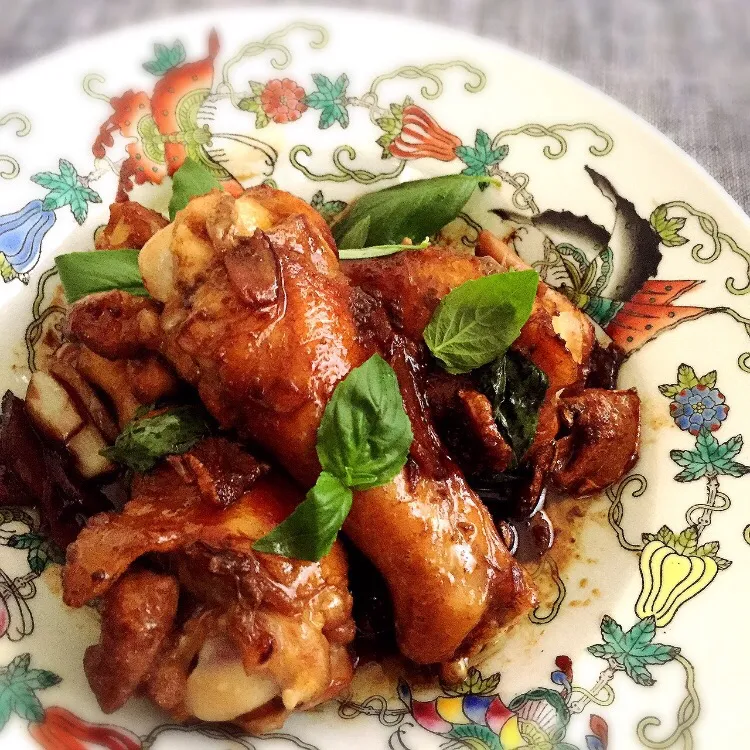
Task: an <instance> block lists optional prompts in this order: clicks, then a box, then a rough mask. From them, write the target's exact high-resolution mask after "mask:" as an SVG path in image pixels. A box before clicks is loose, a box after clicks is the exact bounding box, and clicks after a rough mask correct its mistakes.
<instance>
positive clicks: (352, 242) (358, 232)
mask: <svg viewBox="0 0 750 750" xmlns="http://www.w3.org/2000/svg"><path fill="white" fill-rule="evenodd" d="M370 221H371V219H370V217H369V216H363V217H362V218H361V219H360V220H359V221H358V222H357V223H356V224H354V225H353V226H352V227H350V228H349V229H348V230H347V231H346V234H344V235H343V236H342V237H341V242H340V243H337V245H338V246H339V252H341V248H342V247H343V248H351V247H364V246H365V245H366V244H367V235H368V234H369V233H370Z"/></svg>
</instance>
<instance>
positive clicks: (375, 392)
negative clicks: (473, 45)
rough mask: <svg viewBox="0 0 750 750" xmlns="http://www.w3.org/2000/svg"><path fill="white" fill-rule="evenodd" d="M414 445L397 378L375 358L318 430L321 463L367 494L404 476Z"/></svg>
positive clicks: (350, 378) (343, 388)
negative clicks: (399, 473)
mask: <svg viewBox="0 0 750 750" xmlns="http://www.w3.org/2000/svg"><path fill="white" fill-rule="evenodd" d="M412 440H413V435H412V431H411V423H410V422H409V417H408V416H407V415H406V411H405V410H404V402H403V400H402V398H401V392H400V391H399V388H398V381H397V380H396V374H395V373H394V372H393V369H392V368H391V367H390V365H389V364H388V363H387V362H386V361H385V360H384V359H383V358H382V357H381V356H380V355H378V354H374V355H373V356H372V357H370V359H368V360H367V362H365V363H364V364H363V365H361V366H360V367H355V368H354V369H353V370H352V371H351V372H350V373H349V374H348V375H347V376H346V377H345V378H344V379H343V380H342V381H341V382H340V383H339V384H338V386H337V387H336V390H335V391H334V392H333V396H332V397H331V400H330V401H329V402H328V405H327V406H326V410H325V412H324V414H323V419H322V421H321V423H320V429H319V430H318V445H317V449H318V458H319V459H320V465H321V466H322V467H323V469H324V470H325V471H327V472H330V473H331V474H333V475H335V476H337V477H338V478H339V479H340V480H341V481H342V482H343V484H344V485H346V486H347V487H351V488H352V489H356V490H366V489H369V488H371V487H377V486H379V485H381V484H385V483H386V482H389V481H390V480H391V479H393V477H395V476H396V474H398V472H399V471H401V469H402V468H403V466H404V464H405V463H406V457H407V455H408V454H409V448H410V447H411V443H412Z"/></svg>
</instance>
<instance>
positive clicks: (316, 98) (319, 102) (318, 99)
mask: <svg viewBox="0 0 750 750" xmlns="http://www.w3.org/2000/svg"><path fill="white" fill-rule="evenodd" d="M305 104H307V106H308V107H311V108H312V109H323V108H324V107H326V106H328V105H329V104H331V99H330V97H328V96H326V95H325V94H323V93H322V92H320V91H313V92H312V93H310V94H307V96H305Z"/></svg>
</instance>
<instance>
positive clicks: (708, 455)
mask: <svg viewBox="0 0 750 750" xmlns="http://www.w3.org/2000/svg"><path fill="white" fill-rule="evenodd" d="M695 450H696V451H697V453H698V455H699V456H700V458H701V460H702V461H703V462H704V463H705V464H706V466H708V467H710V466H711V464H712V463H713V461H714V459H715V458H716V457H717V452H718V450H719V441H718V440H717V439H716V437H715V436H714V434H713V433H712V432H711V431H710V430H709V429H707V428H706V427H701V431H700V432H699V433H698V437H697V438H696V440H695Z"/></svg>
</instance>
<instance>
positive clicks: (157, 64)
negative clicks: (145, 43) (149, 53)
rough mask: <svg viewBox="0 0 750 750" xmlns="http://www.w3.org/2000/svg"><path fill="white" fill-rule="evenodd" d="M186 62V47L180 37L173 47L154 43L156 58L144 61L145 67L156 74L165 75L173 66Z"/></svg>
mask: <svg viewBox="0 0 750 750" xmlns="http://www.w3.org/2000/svg"><path fill="white" fill-rule="evenodd" d="M183 62H185V47H184V46H183V44H182V42H181V41H180V40H179V39H178V40H177V41H176V42H175V43H174V45H173V46H172V47H167V46H166V45H164V44H155V45H154V59H153V60H149V61H148V62H145V63H143V67H144V69H145V70H146V71H147V72H148V73H151V74H152V75H155V76H163V75H164V74H165V73H167V72H168V71H170V70H172V68H176V67H177V66H178V65H180V64H181V63H183Z"/></svg>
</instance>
